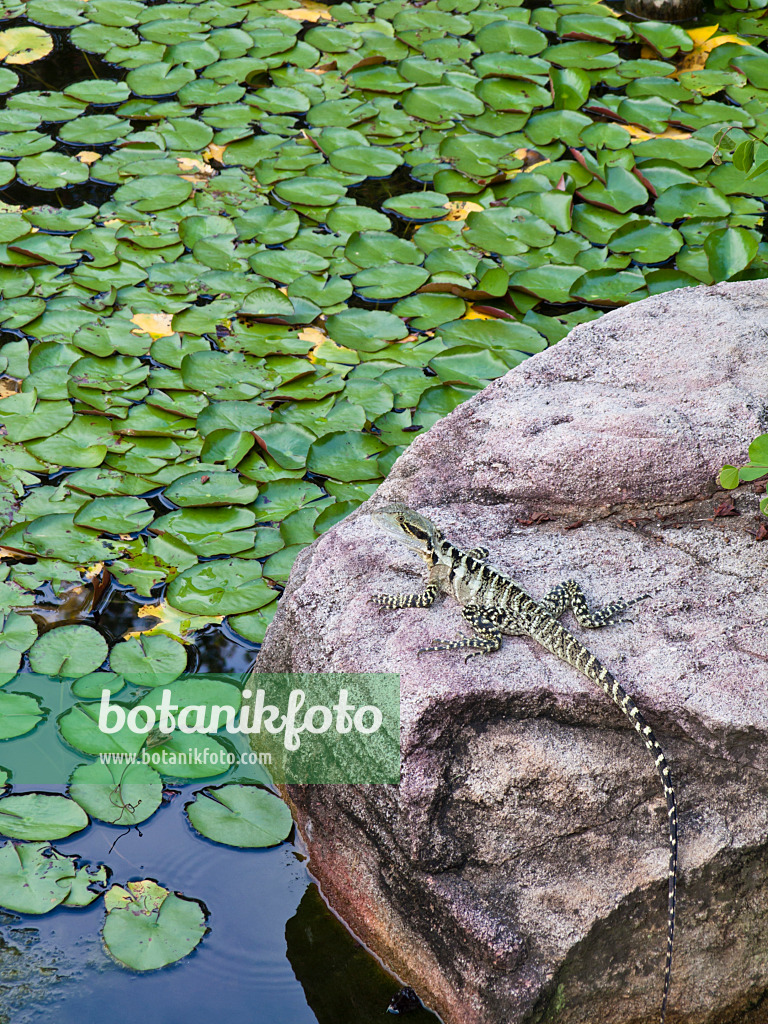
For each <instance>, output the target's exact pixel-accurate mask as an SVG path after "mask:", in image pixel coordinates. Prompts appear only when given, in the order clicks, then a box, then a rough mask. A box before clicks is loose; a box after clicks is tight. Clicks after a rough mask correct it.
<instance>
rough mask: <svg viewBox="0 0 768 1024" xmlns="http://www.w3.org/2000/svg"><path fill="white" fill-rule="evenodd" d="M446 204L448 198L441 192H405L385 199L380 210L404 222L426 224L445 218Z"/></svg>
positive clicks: (446, 212)
mask: <svg viewBox="0 0 768 1024" xmlns="http://www.w3.org/2000/svg"><path fill="white" fill-rule="evenodd" d="M447 203H448V196H447V195H445V194H444V193H443V192H429V191H426V192H405V193H403V194H402V195H399V196H394V197H393V198H392V199H386V200H385V201H384V202H383V203H382V209H384V210H391V211H392V213H394V214H396V215H397V216H398V217H402V218H403V219H404V220H409V221H416V222H418V223H426V222H427V221H431V220H440V219H441V218H443V217H446V216H447V214H448V209H447V206H446V204H447Z"/></svg>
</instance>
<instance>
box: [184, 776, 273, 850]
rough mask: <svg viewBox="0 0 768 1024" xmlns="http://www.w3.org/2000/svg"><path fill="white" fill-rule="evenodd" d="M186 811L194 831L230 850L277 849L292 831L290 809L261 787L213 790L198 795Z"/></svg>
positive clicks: (231, 787) (204, 790)
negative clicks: (267, 847) (224, 845)
mask: <svg viewBox="0 0 768 1024" xmlns="http://www.w3.org/2000/svg"><path fill="white" fill-rule="evenodd" d="M184 810H185V811H186V814H187V817H188V818H189V821H190V824H191V825H192V827H193V828H194V829H195V831H197V832H199V833H200V834H201V835H204V836H205V837H206V838H207V839H212V840H213V841H214V842H216V843H224V844H226V845H227V846H239V847H248V848H254V847H257V848H260V847H265V846H277V844H278V843H281V842H283V840H285V839H287V838H288V836H289V835H290V832H291V829H292V828H293V820H292V818H291V812H290V811H289V810H288V807H287V805H286V804H285V803H284V802H283V801H282V800H281V799H280V797H279V796H276V795H275V794H274V793H270V792H269V790H267V789H263V788H262V787H261V786H242V785H236V784H234V783H230V784H227V785H224V786H212V787H209V788H207V789H203V790H201V791H200V792H199V793H196V794H195V799H194V800H193V801H191V802H190V803H188V804H186V805H185V807H184Z"/></svg>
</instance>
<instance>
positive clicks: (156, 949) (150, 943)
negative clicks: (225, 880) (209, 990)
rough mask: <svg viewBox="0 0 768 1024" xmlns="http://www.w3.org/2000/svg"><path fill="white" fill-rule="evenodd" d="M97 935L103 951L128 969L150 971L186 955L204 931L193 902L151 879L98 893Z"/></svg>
mask: <svg viewBox="0 0 768 1024" xmlns="http://www.w3.org/2000/svg"><path fill="white" fill-rule="evenodd" d="M104 907H105V910H106V913H107V916H106V919H105V921H104V927H103V929H102V938H103V940H104V945H105V946H106V948H107V950H108V952H109V953H110V954H111V955H112V956H113V957H114V958H115V960H117V961H118V962H119V963H121V964H124V965H125V966H126V967H130V968H132V969H133V970H134V971H152V970H156V969H157V968H159V967H165V966H166V965H167V964H172V963H175V962H176V961H177V960H181V959H182V957H185V956H187V955H188V954H189V953H191V952H192V950H193V949H194V948H195V947H196V946H197V945H198V944H199V942H200V941H201V940H202V938H203V936H204V935H205V933H206V932H207V930H208V929H207V927H206V917H207V915H206V911H205V908H204V906H203V904H202V903H200V902H199V901H198V900H194V899H189V898H187V897H183V896H180V895H177V894H176V893H172V892H170V890H168V889H164V888H163V887H162V886H161V885H158V884H157V882H155V881H153V880H152V879H145V880H142V881H136V882H128V883H127V885H126V888H122V887H121V886H119V885H113V886H112V888H111V889H109V890H108V891H107V892H106V893H105V895H104Z"/></svg>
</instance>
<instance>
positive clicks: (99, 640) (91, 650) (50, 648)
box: [29, 625, 107, 679]
mask: <svg viewBox="0 0 768 1024" xmlns="http://www.w3.org/2000/svg"><path fill="white" fill-rule="evenodd" d="M106 656H107V641H106V640H105V639H104V637H103V636H102V635H101V633H99V632H98V631H97V630H95V629H94V628H93V626H84V625H73V626H58V627H57V628H56V629H51V630H49V632H47V633H43V635H42V636H41V637H39V638H38V639H37V640H36V641H35V643H34V645H33V646H32V649H31V650H30V652H29V664H30V666H31V668H32V671H33V672H39V673H40V674H41V675H51V676H67V677H69V678H73V679H77V678H79V677H80V676H85V675H88V673H89V672H94V671H95V670H96V669H97V668H98V667H99V665H101V663H102V662H103V661H104V659H105V658H106Z"/></svg>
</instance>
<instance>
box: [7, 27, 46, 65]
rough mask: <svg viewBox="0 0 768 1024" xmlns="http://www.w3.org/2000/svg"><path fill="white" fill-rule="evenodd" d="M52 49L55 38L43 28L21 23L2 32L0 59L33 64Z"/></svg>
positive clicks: (9, 62)
mask: <svg viewBox="0 0 768 1024" xmlns="http://www.w3.org/2000/svg"><path fill="white" fill-rule="evenodd" d="M52 49H53V39H51V37H50V36H49V35H48V33H47V32H43V30H42V29H41V28H33V27H32V26H31V25H20V26H19V27H18V28H8V29H6V30H5V32H0V60H4V61H5V62H6V64H31V63H32V62H33V61H36V60H40V58H41V57H45V56H47V55H48V54H49V53H50V52H51V50H52Z"/></svg>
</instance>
